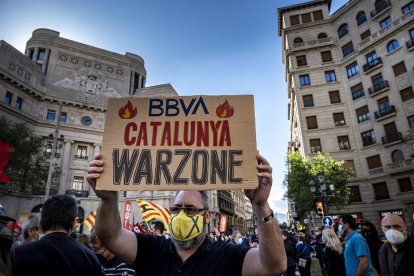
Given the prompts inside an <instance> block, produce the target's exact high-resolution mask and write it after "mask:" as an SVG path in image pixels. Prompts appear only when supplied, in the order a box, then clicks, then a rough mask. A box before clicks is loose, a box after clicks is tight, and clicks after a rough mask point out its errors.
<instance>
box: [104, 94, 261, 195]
mask: <svg viewBox="0 0 414 276" xmlns="http://www.w3.org/2000/svg"><path fill="white" fill-rule="evenodd" d="M101 152H102V155H103V157H104V162H105V163H104V173H102V174H101V177H100V178H99V180H98V183H97V189H101V190H119V191H131V190H135V191H138V190H164V191H170V190H182V189H186V190H221V189H222V190H230V189H254V188H256V187H257V185H258V180H257V159H256V130H255V117H254V102H253V96H250V95H242V96H186V97H168V98H167V97H165V98H164V97H160V98H135V97H131V98H117V99H109V100H108V109H107V112H106V122H105V131H104V136H103V143H102V150H101Z"/></svg>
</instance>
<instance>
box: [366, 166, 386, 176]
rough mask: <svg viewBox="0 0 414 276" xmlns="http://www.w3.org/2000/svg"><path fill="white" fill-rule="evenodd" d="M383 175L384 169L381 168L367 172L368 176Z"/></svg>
mask: <svg viewBox="0 0 414 276" xmlns="http://www.w3.org/2000/svg"><path fill="white" fill-rule="evenodd" d="M383 173H384V168H383V167H379V168H375V169H371V170H368V174H369V175H370V176H372V175H377V174H383Z"/></svg>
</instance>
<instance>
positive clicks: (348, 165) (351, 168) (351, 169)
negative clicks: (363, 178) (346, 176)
mask: <svg viewBox="0 0 414 276" xmlns="http://www.w3.org/2000/svg"><path fill="white" fill-rule="evenodd" d="M343 166H344V168H345V169H346V170H347V171H349V172H353V173H355V165H354V160H345V162H344V165H343Z"/></svg>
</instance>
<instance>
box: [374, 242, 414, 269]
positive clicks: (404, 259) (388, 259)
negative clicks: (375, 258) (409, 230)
mask: <svg viewBox="0 0 414 276" xmlns="http://www.w3.org/2000/svg"><path fill="white" fill-rule="evenodd" d="M379 262H380V266H381V275H382V276H394V275H395V276H405V275H407V276H409V275H414V272H413V270H414V269H413V266H414V239H413V238H411V237H408V238H407V240H406V241H405V242H404V243H403V244H402V245H401V246H399V247H398V251H397V252H394V250H393V249H392V246H391V244H390V243H386V244H384V245H383V246H382V247H381V249H380V251H379Z"/></svg>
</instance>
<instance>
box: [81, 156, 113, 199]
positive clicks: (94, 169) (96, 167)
mask: <svg viewBox="0 0 414 276" xmlns="http://www.w3.org/2000/svg"><path fill="white" fill-rule="evenodd" d="M103 164H104V162H103V160H102V154H100V153H99V154H97V155H96V156H95V159H94V160H92V161H91V163H90V164H89V167H88V169H87V171H88V174H87V175H86V176H85V178H86V180H87V181H88V183H89V185H91V187H92V189H93V190H94V191H95V193H96V195H97V196H99V197H100V198H102V199H113V198H116V197H117V192H114V191H104V190H96V180H97V179H98V178H99V176H100V174H101V173H102V172H103Z"/></svg>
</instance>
